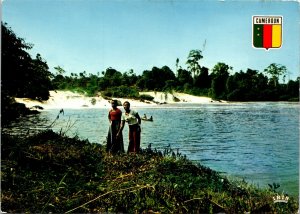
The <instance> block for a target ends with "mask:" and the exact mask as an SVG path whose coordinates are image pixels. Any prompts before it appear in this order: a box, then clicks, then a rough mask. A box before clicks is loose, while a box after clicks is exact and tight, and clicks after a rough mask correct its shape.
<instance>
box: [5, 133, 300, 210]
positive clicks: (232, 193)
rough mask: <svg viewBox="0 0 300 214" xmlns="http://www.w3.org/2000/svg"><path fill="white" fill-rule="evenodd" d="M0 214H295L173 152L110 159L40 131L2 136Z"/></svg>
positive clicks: (269, 195) (97, 149) (267, 195)
mask: <svg viewBox="0 0 300 214" xmlns="http://www.w3.org/2000/svg"><path fill="white" fill-rule="evenodd" d="M1 149H2V151H1V152H2V164H1V173H2V176H1V179H2V180H1V182H2V190H1V194H2V200H1V201H2V203H1V205H2V211H6V212H10V213H21V212H22V213H24V212H30V213H43V212H44V213H49V212H52V213H65V212H67V213H71V212H75V213H90V212H113V213H116V212H123V213H217V212H225V213H245V212H251V213H255V212H257V213H262V212H265V213H295V212H296V211H297V209H298V203H297V202H296V200H295V199H294V198H292V197H289V200H288V203H280V204H278V203H277V204H275V203H274V201H273V197H274V196H276V195H277V193H276V192H275V191H274V190H272V189H258V188H256V187H254V186H251V185H248V184H247V183H246V182H243V181H234V182H232V181H229V180H228V179H227V178H226V177H224V176H221V175H220V174H219V173H218V172H216V171H213V170H211V169H210V168H208V167H205V166H203V165H196V164H194V163H192V162H191V161H189V160H188V159H187V158H186V157H184V156H182V155H181V154H180V153H179V152H178V151H173V150H172V149H170V148H166V149H165V150H164V151H156V150H155V149H154V150H153V149H151V148H150V147H149V148H146V149H144V150H143V151H142V152H141V153H140V154H138V155H129V154H122V155H116V156H112V155H109V154H107V153H106V152H105V149H104V148H103V147H102V146H101V145H99V144H91V143H89V142H88V141H84V140H80V139H78V137H74V138H68V137H66V136H64V135H62V134H57V133H54V132H53V131H50V130H48V131H45V132H42V133H40V134H37V135H35V136H32V137H28V138H20V137H11V136H7V135H3V136H2V147H1Z"/></svg>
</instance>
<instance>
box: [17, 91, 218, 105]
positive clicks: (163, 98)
mask: <svg viewBox="0 0 300 214" xmlns="http://www.w3.org/2000/svg"><path fill="white" fill-rule="evenodd" d="M140 94H147V95H150V96H152V97H154V100H153V102H149V101H145V102H142V101H139V100H133V99H124V98H115V99H117V100H120V102H121V103H123V102H124V101H126V100H127V101H129V102H130V103H131V106H132V107H151V106H157V105H160V104H172V103H211V102H212V99H211V98H209V97H198V96H193V95H189V94H184V93H177V92H174V93H172V94H171V93H165V92H140ZM113 99H114V98H113ZM15 100H16V102H18V103H24V104H25V105H26V107H28V108H34V107H35V106H40V107H42V108H43V109H61V108H109V107H110V103H109V100H107V99H104V98H103V97H101V96H96V97H87V96H85V95H83V94H79V93H74V92H71V91H50V97H49V99H48V100H47V101H43V102H39V101H36V100H32V99H28V98H15Z"/></svg>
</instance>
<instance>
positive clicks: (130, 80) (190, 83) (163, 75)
mask: <svg viewBox="0 0 300 214" xmlns="http://www.w3.org/2000/svg"><path fill="white" fill-rule="evenodd" d="M1 28H2V35H1V37H2V38H1V41H2V65H1V66H2V68H1V70H2V86H1V93H2V97H1V103H2V113H4V112H5V113H8V114H2V115H6V116H4V117H8V115H14V114H15V113H18V111H20V108H21V109H24V108H23V107H21V106H20V105H17V104H15V103H14V101H13V99H12V98H13V97H28V98H32V99H36V100H47V99H48V97H49V90H59V89H62V90H73V91H79V92H85V93H86V94H87V95H89V96H94V95H97V94H99V93H101V95H102V96H105V97H112V96H113V97H131V98H140V97H139V93H138V92H139V91H166V92H171V91H178V92H185V93H188V94H193V95H201V96H209V97H211V98H213V99H217V100H219V99H223V100H228V101H298V100H299V96H298V94H299V78H297V80H289V81H288V82H287V83H286V81H285V77H286V75H287V73H288V71H287V69H286V67H285V66H284V65H280V64H277V63H272V64H270V65H269V66H268V67H266V68H265V69H264V70H263V71H257V70H253V69H250V68H248V69H247V70H246V71H239V72H235V71H233V68H232V67H231V66H230V65H227V64H226V63H223V62H218V63H217V64H216V65H215V66H214V67H213V68H211V69H209V68H206V67H205V66H202V65H201V59H202V58H203V57H204V56H203V55H202V51H201V50H198V49H196V50H191V51H190V52H189V54H188V57H187V59H186V60H185V61H184V62H183V63H180V61H179V59H178V58H177V59H176V60H175V59H174V64H175V65H176V71H172V70H171V69H170V68H169V67H168V66H163V67H161V68H158V67H153V68H152V69H151V70H145V71H143V72H142V74H141V75H137V74H136V73H135V72H134V71H133V70H129V71H118V70H116V69H114V68H111V67H110V68H107V69H106V70H105V71H102V72H98V73H97V75H96V74H91V73H89V74H87V72H86V71H83V72H81V73H79V74H77V73H70V75H66V73H69V72H71V71H68V72H67V71H65V70H64V69H63V68H62V67H60V66H57V67H55V68H54V69H55V74H54V73H51V72H50V71H49V67H48V65H47V62H46V60H45V59H43V58H42V56H41V55H40V54H37V55H36V57H35V58H33V57H32V56H30V54H29V53H28V50H30V49H31V48H32V47H33V44H29V43H26V42H25V40H24V39H22V38H19V37H17V36H16V34H15V33H14V32H13V30H12V29H11V28H10V27H8V26H7V24H6V23H4V24H3V23H1ZM180 64H183V65H180ZM143 98H144V99H151V97H147V96H146V97H143ZM12 105H15V106H17V108H11V106H12ZM15 109H17V110H15ZM4 119H5V118H4Z"/></svg>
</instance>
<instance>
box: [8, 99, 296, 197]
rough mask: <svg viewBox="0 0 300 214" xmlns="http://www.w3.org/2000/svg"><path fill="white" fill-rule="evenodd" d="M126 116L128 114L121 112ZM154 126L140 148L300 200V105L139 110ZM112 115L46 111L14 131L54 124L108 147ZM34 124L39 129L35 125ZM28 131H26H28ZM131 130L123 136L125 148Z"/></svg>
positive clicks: (147, 126)
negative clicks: (175, 154)
mask: <svg viewBox="0 0 300 214" xmlns="http://www.w3.org/2000/svg"><path fill="white" fill-rule="evenodd" d="M121 110H123V108H122V107H121ZM135 110H137V111H138V112H139V114H140V115H141V116H142V115H143V114H147V116H150V115H152V116H153V118H154V121H153V122H147V121H145V122H142V141H141V147H143V148H146V147H147V146H148V145H149V143H151V144H152V148H157V149H159V150H163V149H164V148H166V147H167V146H169V145H170V146H171V148H173V149H179V152H181V153H182V154H183V155H186V156H187V157H188V158H189V159H190V160H193V161H195V162H198V163H201V164H203V165H205V166H208V167H210V168H212V169H214V170H217V171H219V172H222V173H224V174H225V175H227V176H229V177H234V178H240V179H245V180H246V181H247V182H249V183H251V184H254V185H256V186H259V187H262V188H264V187H268V184H273V183H274V182H275V183H279V184H280V185H281V187H280V191H282V192H285V193H289V194H291V195H294V196H298V195H299V105H298V103H285V102H259V103H257V102H253V103H230V104H221V103H220V104H219V103H218V104H211V103H210V104H170V105H160V106H157V107H140V108H135ZM107 113H108V109H104V108H102V109H96V108H82V109H64V114H60V115H59V119H58V120H56V121H55V118H56V117H57V115H58V114H59V110H58V109H53V110H44V111H43V112H42V113H41V114H39V115H36V116H29V117H26V118H25V119H22V120H21V121H18V122H17V123H15V124H12V127H11V128H10V130H11V131H12V132H13V131H15V132H18V133H21V132H23V133H28V132H33V131H36V130H41V129H44V128H46V127H47V126H49V125H50V124H51V123H52V122H53V121H55V122H54V124H53V129H54V130H55V131H62V132H64V133H66V134H67V135H69V136H74V135H78V136H79V137H80V138H82V139H88V140H89V141H90V142H93V143H100V144H105V140H106V135H107V131H108V120H107ZM33 124H34V125H33ZM29 126H30V130H28V128H24V127H29ZM127 133H128V128H127V126H126V128H125V129H124V131H123V135H124V144H125V148H127V145H128V135H127Z"/></svg>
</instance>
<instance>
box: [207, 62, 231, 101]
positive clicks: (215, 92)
mask: <svg viewBox="0 0 300 214" xmlns="http://www.w3.org/2000/svg"><path fill="white" fill-rule="evenodd" d="M231 69H232V67H230V66H228V65H226V64H225V63H221V62H218V63H217V64H216V65H215V66H214V68H213V70H212V71H213V72H212V74H211V77H212V86H211V96H212V97H213V98H217V99H224V98H225V95H226V82H227V78H228V77H229V70H231Z"/></svg>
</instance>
